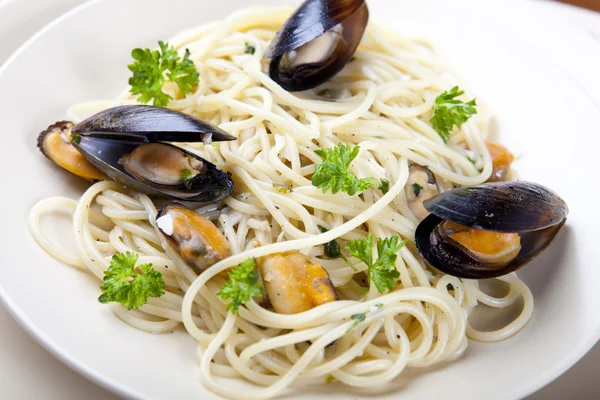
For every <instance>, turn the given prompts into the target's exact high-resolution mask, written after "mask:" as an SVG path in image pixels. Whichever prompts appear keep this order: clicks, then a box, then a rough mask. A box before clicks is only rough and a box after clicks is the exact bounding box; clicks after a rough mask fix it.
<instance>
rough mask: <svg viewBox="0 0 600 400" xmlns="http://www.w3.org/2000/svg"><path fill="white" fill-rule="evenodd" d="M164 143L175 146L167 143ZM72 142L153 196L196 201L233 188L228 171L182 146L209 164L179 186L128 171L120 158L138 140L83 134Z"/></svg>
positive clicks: (111, 172)
mask: <svg viewBox="0 0 600 400" xmlns="http://www.w3.org/2000/svg"><path fill="white" fill-rule="evenodd" d="M161 144H162V145H164V146H171V147H175V146H172V145H170V144H166V143H161ZM73 145H74V146H75V147H76V148H77V150H79V151H80V152H81V153H82V154H83V156H84V157H85V158H86V159H87V160H88V161H89V162H90V163H92V164H93V165H94V166H95V167H96V168H98V169H99V170H101V171H102V172H104V173H105V174H106V175H107V176H108V177H110V178H111V179H113V180H115V181H117V182H121V183H123V184H124V185H126V186H128V187H130V188H132V189H135V190H137V191H140V192H142V193H146V194H148V195H151V196H154V197H160V198H169V199H176V200H181V201H189V202H196V203H214V202H217V201H220V200H223V199H224V198H226V197H228V196H229V195H231V193H232V192H233V187H234V186H233V181H232V180H231V177H230V176H229V175H228V174H227V173H225V172H223V171H221V170H219V169H218V168H217V167H216V166H215V165H214V164H212V163H210V162H208V161H206V160H204V159H203V158H201V157H199V156H197V155H196V154H194V153H191V152H189V151H187V150H185V149H182V148H179V147H177V148H178V149H179V150H181V151H182V152H183V153H185V154H187V155H188V156H190V157H193V158H196V159H198V160H200V161H201V162H202V163H203V164H204V165H205V167H206V170H205V171H204V172H203V173H201V174H199V175H197V176H195V177H194V178H192V179H191V180H190V181H189V182H188V186H186V185H184V184H181V185H177V186H167V185H158V184H153V183H151V182H148V181H143V180H140V179H138V178H136V177H134V176H133V175H131V174H130V173H128V172H127V171H126V170H125V169H124V167H123V165H121V164H120V163H119V160H121V158H122V157H123V156H125V155H127V154H131V153H132V152H133V150H135V148H136V147H137V146H140V143H139V142H127V141H124V140H113V139H106V138H99V137H92V136H81V137H80V139H78V140H77V141H73Z"/></svg>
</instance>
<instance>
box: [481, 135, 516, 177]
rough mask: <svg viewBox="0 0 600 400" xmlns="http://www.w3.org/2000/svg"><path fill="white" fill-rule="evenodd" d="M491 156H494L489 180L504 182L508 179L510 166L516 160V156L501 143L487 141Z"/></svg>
mask: <svg viewBox="0 0 600 400" xmlns="http://www.w3.org/2000/svg"><path fill="white" fill-rule="evenodd" d="M486 146H487V148H488V151H489V152H490V156H491V157H492V166H493V169H492V175H490V177H489V179H488V180H487V181H488V182H503V181H506V180H507V177H508V174H509V172H510V166H511V164H512V162H513V161H514V160H515V156H514V155H513V154H512V153H511V152H510V151H509V150H508V149H507V148H506V147H504V146H502V145H501V144H499V143H494V142H486Z"/></svg>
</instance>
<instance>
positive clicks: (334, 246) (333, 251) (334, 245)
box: [318, 225, 342, 259]
mask: <svg viewBox="0 0 600 400" xmlns="http://www.w3.org/2000/svg"><path fill="white" fill-rule="evenodd" d="M318 227H319V231H321V233H325V232H328V231H329V229H327V228H325V227H324V226H322V225H318ZM323 246H324V247H325V255H326V256H327V258H331V259H337V258H340V257H341V256H342V250H341V249H340V245H339V243H338V242H337V241H336V240H335V239H333V240H332V241H331V242H327V243H325V244H324V245H323Z"/></svg>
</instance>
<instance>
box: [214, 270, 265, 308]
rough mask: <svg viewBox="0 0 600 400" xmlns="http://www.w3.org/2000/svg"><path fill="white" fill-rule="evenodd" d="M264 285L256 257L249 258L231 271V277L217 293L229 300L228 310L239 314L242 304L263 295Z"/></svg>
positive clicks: (223, 298)
mask: <svg viewBox="0 0 600 400" xmlns="http://www.w3.org/2000/svg"><path fill="white" fill-rule="evenodd" d="M262 294H263V287H262V284H261V283H260V278H259V276H258V272H256V263H255V261H254V258H249V259H247V260H246V261H244V262H242V263H241V264H239V265H238V266H237V267H235V268H234V269H232V270H231V271H229V278H228V279H227V281H225V283H224V284H223V287H222V288H221V290H219V292H218V293H217V296H219V297H220V298H221V299H222V300H229V299H231V302H230V303H228V304H227V311H230V312H232V313H233V314H235V315H237V314H238V311H239V308H240V306H241V305H242V304H246V303H247V302H249V301H250V300H251V299H252V298H253V297H257V296H261V295H262Z"/></svg>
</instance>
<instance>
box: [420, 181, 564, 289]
mask: <svg viewBox="0 0 600 400" xmlns="http://www.w3.org/2000/svg"><path fill="white" fill-rule="evenodd" d="M425 207H426V208H427V210H429V211H430V212H431V213H432V214H431V215H429V216H428V217H427V218H425V219H424V220H423V221H422V222H421V223H420V224H419V226H418V227H417V230H416V232H415V244H416V247H417V250H418V251H419V253H420V254H421V256H422V257H423V258H424V259H425V260H426V261H427V262H428V263H429V264H430V265H431V266H433V267H435V268H437V269H438V270H440V271H442V272H444V273H447V274H449V275H453V276H457V277H460V278H467V279H489V278H495V277H498V276H502V275H506V274H508V273H510V272H513V271H516V270H517V269H519V268H521V267H523V266H524V265H525V264H527V263H528V262H529V261H531V260H532V259H533V258H534V257H535V256H537V255H538V254H539V253H540V252H542V251H543V250H544V249H545V248H546V247H548V245H550V243H551V242H552V241H553V240H554V238H555V237H556V235H557V234H558V232H559V231H560V229H561V228H562V226H563V225H564V224H565V222H566V218H567V214H568V208H567V205H566V203H565V202H564V200H562V199H561V198H560V197H559V196H558V195H557V194H555V193H554V192H552V191H551V190H549V189H547V188H545V187H543V186H541V185H538V184H535V183H531V182H497V183H488V184H482V185H477V186H472V187H465V188H460V189H454V190H451V191H448V192H445V193H442V194H440V195H438V196H436V197H434V198H432V199H430V200H428V201H426V202H425ZM445 220H448V221H452V222H455V223H458V224H461V225H465V226H469V227H472V228H476V229H484V230H489V231H496V232H508V233H518V234H519V236H520V238H521V250H520V251H519V253H518V255H517V256H516V257H515V258H514V259H512V260H510V261H508V262H506V263H503V264H493V263H486V262H482V261H481V260H477V259H475V258H473V257H472V256H471V255H469V254H467V253H466V252H464V251H463V250H461V249H459V248H458V247H456V246H455V245H453V244H452V243H450V242H449V241H447V240H445V239H444V238H443V237H442V236H441V235H440V234H439V233H438V229H437V228H438V226H439V225H440V224H442V223H443V222H444V221H445Z"/></svg>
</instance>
